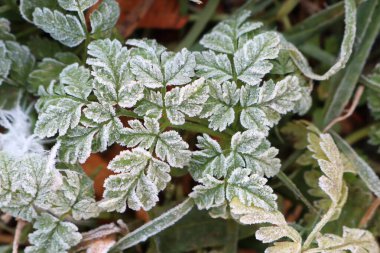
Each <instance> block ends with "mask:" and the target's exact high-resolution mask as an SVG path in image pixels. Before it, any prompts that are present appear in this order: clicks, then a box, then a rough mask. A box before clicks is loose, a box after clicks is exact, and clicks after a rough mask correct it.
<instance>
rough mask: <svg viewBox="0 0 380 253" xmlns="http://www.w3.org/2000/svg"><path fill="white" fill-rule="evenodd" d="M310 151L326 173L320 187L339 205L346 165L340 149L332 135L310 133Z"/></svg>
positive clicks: (322, 177)
mask: <svg viewBox="0 0 380 253" xmlns="http://www.w3.org/2000/svg"><path fill="white" fill-rule="evenodd" d="M308 142H309V145H308V149H309V150H310V151H311V152H312V153H313V158H315V159H316V160H317V161H318V164H319V167H320V168H321V170H322V172H323V173H324V175H323V176H321V177H320V178H319V187H320V188H321V189H322V190H323V191H324V192H325V193H326V194H327V195H328V196H329V197H330V199H331V200H332V201H333V202H334V203H338V202H339V201H340V198H341V196H342V191H343V190H342V189H343V187H345V184H344V181H343V173H344V165H343V161H342V159H341V155H340V152H339V150H338V147H337V146H336V145H335V143H334V141H333V139H332V137H331V135H329V134H320V135H319V136H318V135H317V134H316V133H313V132H310V133H309V134H308Z"/></svg>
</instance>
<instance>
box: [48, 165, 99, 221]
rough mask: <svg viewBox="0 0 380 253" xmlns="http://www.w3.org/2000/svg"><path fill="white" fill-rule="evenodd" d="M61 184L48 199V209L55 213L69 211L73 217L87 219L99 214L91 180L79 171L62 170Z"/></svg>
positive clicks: (61, 213) (59, 213)
mask: <svg viewBox="0 0 380 253" xmlns="http://www.w3.org/2000/svg"><path fill="white" fill-rule="evenodd" d="M62 172H64V174H65V176H63V178H62V185H61V186H60V187H59V189H58V190H56V191H55V192H53V193H52V194H51V195H50V196H49V199H48V204H47V205H48V206H49V210H51V211H52V212H53V213H54V214H55V215H63V214H66V213H68V212H71V215H72V216H73V218H74V219H76V220H80V219H89V218H92V217H96V216H98V215H99V211H100V210H99V208H98V206H97V204H96V201H95V199H94V190H93V182H92V181H91V180H90V179H89V178H88V177H87V176H86V175H85V174H82V173H81V172H78V171H71V170H63V171H62Z"/></svg>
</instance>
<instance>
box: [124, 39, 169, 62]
mask: <svg viewBox="0 0 380 253" xmlns="http://www.w3.org/2000/svg"><path fill="white" fill-rule="evenodd" d="M126 44H127V45H129V46H133V47H134V48H133V49H132V51H133V55H140V56H143V57H144V58H148V59H151V60H153V61H154V62H155V63H159V58H160V56H161V54H162V53H163V52H165V51H166V48H165V47H164V46H162V45H160V44H159V43H157V41H156V40H148V39H142V40H137V39H130V40H127V42H126Z"/></svg>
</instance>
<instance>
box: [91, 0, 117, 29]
mask: <svg viewBox="0 0 380 253" xmlns="http://www.w3.org/2000/svg"><path fill="white" fill-rule="evenodd" d="M119 16H120V8H119V5H118V3H117V2H116V1H115V0H104V1H102V3H101V4H100V5H99V8H98V9H96V10H95V11H94V12H92V13H91V15H90V22H91V33H93V34H100V35H102V34H104V33H105V34H108V33H109V31H110V30H111V29H112V28H113V27H114V26H115V25H116V22H117V20H118V19H119Z"/></svg>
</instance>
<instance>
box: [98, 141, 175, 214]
mask: <svg viewBox="0 0 380 253" xmlns="http://www.w3.org/2000/svg"><path fill="white" fill-rule="evenodd" d="M109 169H110V170H112V171H114V172H116V173H120V174H116V175H112V176H110V177H109V178H108V179H106V181H105V184H104V186H105V192H104V199H103V200H102V202H101V203H100V204H99V206H100V207H102V208H104V209H106V210H108V211H113V210H116V211H118V212H124V211H125V209H126V202H127V203H128V207H129V208H131V209H133V210H139V209H140V208H143V209H144V210H149V209H151V208H152V207H153V206H154V205H155V204H156V202H157V201H158V192H159V191H161V190H163V189H164V188H165V187H166V184H167V183H168V182H169V181H170V175H169V171H170V167H169V165H167V164H166V163H164V162H162V161H159V160H157V159H155V158H153V157H152V155H151V154H150V153H149V152H148V151H145V150H143V149H141V148H135V149H133V150H132V151H123V152H121V153H120V154H119V155H118V156H116V157H115V158H114V159H113V160H112V161H111V162H110V165H109Z"/></svg>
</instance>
